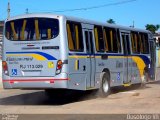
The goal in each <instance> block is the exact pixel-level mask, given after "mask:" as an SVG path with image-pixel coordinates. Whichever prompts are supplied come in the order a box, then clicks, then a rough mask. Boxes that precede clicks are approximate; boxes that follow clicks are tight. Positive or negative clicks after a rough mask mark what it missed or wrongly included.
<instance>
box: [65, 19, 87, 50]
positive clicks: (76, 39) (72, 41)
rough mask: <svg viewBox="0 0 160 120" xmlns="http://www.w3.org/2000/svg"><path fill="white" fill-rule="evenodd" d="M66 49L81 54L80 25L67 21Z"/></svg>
mask: <svg viewBox="0 0 160 120" xmlns="http://www.w3.org/2000/svg"><path fill="white" fill-rule="evenodd" d="M67 35H68V47H69V50H70V51H77V52H83V51H84V46H83V37H82V27H81V24H80V23H77V22H71V21H67Z"/></svg>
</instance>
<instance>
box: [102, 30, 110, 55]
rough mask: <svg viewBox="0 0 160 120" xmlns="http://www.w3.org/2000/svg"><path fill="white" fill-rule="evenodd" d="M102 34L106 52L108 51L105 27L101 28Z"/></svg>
mask: <svg viewBox="0 0 160 120" xmlns="http://www.w3.org/2000/svg"><path fill="white" fill-rule="evenodd" d="M103 36H104V41H105V52H108V51H109V48H108V38H107V34H106V30H105V29H103Z"/></svg>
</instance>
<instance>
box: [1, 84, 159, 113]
mask: <svg viewBox="0 0 160 120" xmlns="http://www.w3.org/2000/svg"><path fill="white" fill-rule="evenodd" d="M0 113H14V114H30V113H31V114H64V113H65V114H102V113H104V114H121V113H123V114H127V113H141V114H142V113H151V114H152V113H154V114H155V113H160V81H158V82H153V83H150V84H147V86H146V88H143V89H135V88H132V89H120V90H118V92H117V91H114V93H112V94H111V95H110V96H108V97H107V98H96V97H95V96H92V93H85V94H84V93H83V94H82V93H79V94H76V95H74V96H68V97H63V98H60V99H57V98H55V99H52V100H50V99H48V98H47V97H46V96H45V95H44V92H43V91H28V90H4V89H2V88H0Z"/></svg>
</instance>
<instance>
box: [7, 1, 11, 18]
mask: <svg viewBox="0 0 160 120" xmlns="http://www.w3.org/2000/svg"><path fill="white" fill-rule="evenodd" d="M10 12H11V9H10V2H8V7H7V13H8V18H10Z"/></svg>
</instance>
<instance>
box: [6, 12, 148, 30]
mask: <svg viewBox="0 0 160 120" xmlns="http://www.w3.org/2000/svg"><path fill="white" fill-rule="evenodd" d="M30 17H53V18H58V17H64V18H66V20H72V21H77V22H82V23H86V24H87V23H88V24H95V25H102V26H108V27H113V28H119V29H122V30H130V31H139V32H146V33H151V32H150V31H148V30H144V29H139V28H132V27H126V26H122V25H116V24H109V23H104V22H97V21H93V20H87V19H83V18H78V17H71V16H66V15H58V14H53V13H29V14H24V15H18V16H14V17H10V18H7V19H6V21H11V20H15V19H21V18H30Z"/></svg>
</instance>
